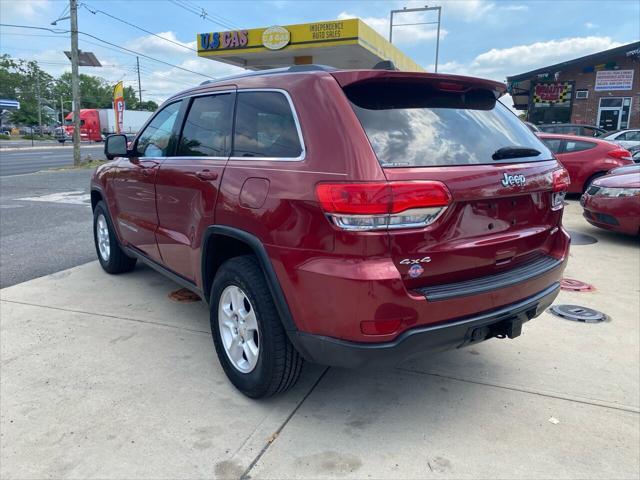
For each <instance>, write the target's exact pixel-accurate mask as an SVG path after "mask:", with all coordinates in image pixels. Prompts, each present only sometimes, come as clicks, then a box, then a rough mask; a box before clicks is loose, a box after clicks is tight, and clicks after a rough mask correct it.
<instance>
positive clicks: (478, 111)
mask: <svg viewBox="0 0 640 480" xmlns="http://www.w3.org/2000/svg"><path fill="white" fill-rule="evenodd" d="M345 94H346V95H347V97H348V98H349V100H350V101H351V104H352V107H353V110H354V111H355V113H356V115H357V117H358V119H359V120H360V123H361V124H362V126H363V128H364V130H365V132H366V134H367V136H368V137H369V141H370V142H371V146H372V147H373V150H374V151H375V153H376V155H377V157H378V160H379V161H380V163H381V164H382V166H384V167H405V166H425V167H428V166H438V165H474V164H487V163H488V164H495V163H506V162H523V161H536V160H546V159H550V158H552V155H551V152H550V151H549V149H548V148H547V147H546V146H545V145H544V144H543V143H542V142H541V141H540V140H539V139H538V138H537V137H536V136H535V135H534V134H533V133H532V132H531V131H530V130H529V129H528V128H527V126H526V125H525V124H524V123H522V122H521V121H520V120H519V119H518V117H516V116H515V115H514V114H513V113H511V112H510V111H509V109H508V108H507V107H505V106H504V105H503V104H501V103H500V102H498V101H496V100H495V97H494V96H493V93H492V92H489V91H487V90H472V91H469V92H466V93H464V94H461V93H449V92H442V91H439V90H436V89H434V88H432V87H430V86H429V85H428V84H425V83H392V82H371V83H362V84H355V85H352V86H348V87H346V88H345ZM505 147H524V148H531V149H535V150H537V151H539V152H540V155H536V156H528V157H521V158H511V159H502V160H497V161H496V160H493V158H492V155H493V154H494V153H495V152H496V151H497V150H499V149H501V148H505Z"/></svg>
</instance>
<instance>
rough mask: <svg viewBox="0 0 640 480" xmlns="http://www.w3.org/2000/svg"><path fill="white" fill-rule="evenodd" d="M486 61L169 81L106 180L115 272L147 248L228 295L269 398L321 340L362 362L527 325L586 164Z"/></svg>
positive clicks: (247, 369)
mask: <svg viewBox="0 0 640 480" xmlns="http://www.w3.org/2000/svg"><path fill="white" fill-rule="evenodd" d="M505 91H506V88H505V85H504V84H502V83H497V82H493V81H488V80H481V79H477V78H469V77H460V76H451V75H438V74H429V73H406V72H398V71H388V70H358V71H338V70H333V69H330V68H327V67H320V66H304V67H291V68H284V69H277V70H270V71H262V72H254V73H249V74H246V75H242V76H236V77H232V78H226V79H223V80H217V81H215V82H212V83H207V84H205V85H202V86H200V87H197V88H194V89H191V90H187V91H185V92H182V93H179V94H177V95H175V96H174V97H172V98H170V99H169V100H167V101H166V102H165V103H164V104H163V105H162V106H161V107H160V109H159V111H158V112H157V113H156V115H155V116H154V117H153V118H152V119H151V120H150V121H149V122H148V124H147V125H146V126H145V127H144V128H143V130H142V131H141V133H140V134H139V135H138V136H137V137H136V139H135V141H134V142H133V145H132V146H131V148H127V141H126V138H125V137H124V136H121V135H115V136H110V137H108V138H107V141H106V145H105V153H106V155H107V157H111V158H113V157H116V158H115V159H114V160H113V161H112V162H109V163H106V164H104V165H102V166H100V167H99V168H98V169H97V171H96V173H95V174H94V176H93V179H92V181H91V203H92V206H93V211H94V236H95V242H96V251H97V254H98V259H99V261H100V264H101V265H102V267H103V268H104V269H105V270H106V271H107V272H109V273H121V272H126V271H128V270H131V269H132V268H133V267H134V265H135V263H136V260H141V261H143V262H145V263H147V264H149V265H151V266H152V267H153V268H155V269H157V270H159V271H160V272H162V273H164V274H166V275H168V276H169V277H171V278H172V279H174V280H175V281H176V282H178V283H180V284H182V285H184V286H186V287H187V288H190V289H191V290H193V291H194V292H197V293H198V294H199V295H200V296H201V297H202V298H203V300H205V301H207V302H208V303H209V305H210V312H211V317H210V318H211V331H212V335H213V341H214V343H215V346H216V350H217V353H218V358H219V360H220V362H221V364H222V366H223V368H224V370H225V372H226V374H227V376H228V377H229V378H230V380H231V381H232V382H233V384H234V385H235V386H236V387H237V388H238V389H239V390H241V391H242V392H244V393H245V394H246V395H248V396H251V397H262V396H267V395H271V394H274V393H276V392H280V391H283V390H286V389H287V388H289V387H290V386H291V385H293V383H295V381H296V379H297V378H298V376H299V374H300V369H301V366H302V362H303V359H304V360H308V361H311V362H316V363H321V364H325V365H336V366H344V367H356V366H359V365H363V364H365V363H367V362H374V361H384V362H388V361H396V360H400V359H404V358H406V357H407V356H411V355H415V354H417V353H420V352H424V351H437V350H443V349H448V348H459V347H463V346H466V345H470V344H474V343H476V342H480V341H482V340H486V339H489V338H492V337H499V338H505V337H509V338H514V337H517V336H518V335H520V333H521V329H522V324H523V323H524V322H527V321H528V320H530V319H532V318H534V317H536V316H537V315H539V314H540V313H541V312H542V311H543V310H544V309H546V308H547V307H548V306H549V305H550V304H551V303H552V301H553V299H554V298H555V297H556V295H557V294H558V290H559V281H560V279H561V277H562V272H563V270H564V267H565V265H566V262H567V258H568V248H569V237H568V235H567V233H566V231H565V230H564V229H563V227H562V212H563V199H564V195H565V193H566V190H567V187H568V175H567V173H566V171H565V170H564V169H563V168H562V167H561V166H560V165H559V164H558V162H557V161H556V160H555V158H553V155H552V153H551V152H550V151H549V149H547V147H545V145H544V144H543V143H542V142H541V141H540V140H539V139H538V138H537V137H536V136H535V135H534V134H533V133H531V132H530V131H529V129H528V128H527V127H526V126H525V125H524V124H523V123H522V122H521V121H520V120H519V119H518V118H517V117H516V116H515V115H513V113H511V111H509V109H508V108H506V107H505V106H504V105H502V104H501V103H500V102H498V101H497V98H498V97H500V96H501V95H503V94H504V93H505Z"/></svg>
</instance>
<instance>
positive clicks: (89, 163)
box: [50, 158, 107, 171]
mask: <svg viewBox="0 0 640 480" xmlns="http://www.w3.org/2000/svg"><path fill="white" fill-rule="evenodd" d="M106 162H107V160H94V159H92V158H84V159H83V160H82V163H81V164H80V165H78V166H77V167H76V166H75V165H70V166H68V167H56V168H51V169H50V170H54V171H64V170H87V169H94V168H97V167H99V166H100V165H102V164H103V163H106Z"/></svg>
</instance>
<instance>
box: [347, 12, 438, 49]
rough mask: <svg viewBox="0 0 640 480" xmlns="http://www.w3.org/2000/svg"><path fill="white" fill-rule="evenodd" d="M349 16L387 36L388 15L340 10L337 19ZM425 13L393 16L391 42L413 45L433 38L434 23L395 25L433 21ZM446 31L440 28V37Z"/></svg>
mask: <svg viewBox="0 0 640 480" xmlns="http://www.w3.org/2000/svg"><path fill="white" fill-rule="evenodd" d="M349 18H360V19H361V20H362V21H363V22H364V23H366V24H367V25H369V26H370V27H371V28H373V29H374V30H376V31H377V32H378V33H379V34H380V35H382V36H383V37H384V38H389V18H388V17H364V18H363V17H357V15H353V14H351V13H349V12H341V13H340V14H339V15H338V20H346V19H349ZM425 18H426V17H425V15H424V14H422V13H405V14H403V15H402V16H401V17H400V16H398V17H395V18H394V21H393V24H394V28H393V43H395V44H402V45H415V44H416V43H419V42H422V41H425V40H435V38H436V34H437V31H436V28H435V25H411V26H406V27H400V26H396V25H397V24H399V23H420V22H425V21H433V20H432V19H427V20H425ZM447 34H448V32H447V31H446V30H445V29H442V28H441V29H440V39H443V38H444V37H446V36H447Z"/></svg>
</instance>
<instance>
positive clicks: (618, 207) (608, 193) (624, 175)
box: [580, 165, 640, 235]
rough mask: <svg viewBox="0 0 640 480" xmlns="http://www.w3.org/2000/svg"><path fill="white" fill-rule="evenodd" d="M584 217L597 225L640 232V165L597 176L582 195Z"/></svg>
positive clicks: (609, 228)
mask: <svg viewBox="0 0 640 480" xmlns="http://www.w3.org/2000/svg"><path fill="white" fill-rule="evenodd" d="M580 204H581V205H582V207H583V208H584V212H583V215H584V218H586V219H587V221H588V222H589V223H590V224H592V225H595V226H596V227H600V228H604V229H607V230H614V231H616V232H621V233H626V234H629V235H639V234H640V165H635V166H632V167H626V168H625V169H622V170H620V171H619V173H616V172H612V173H610V174H608V175H605V176H604V177H600V178H598V179H596V180H595V181H594V182H593V183H592V184H591V186H590V187H589V189H588V190H587V191H586V192H585V193H584V195H582V198H581V199H580Z"/></svg>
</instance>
